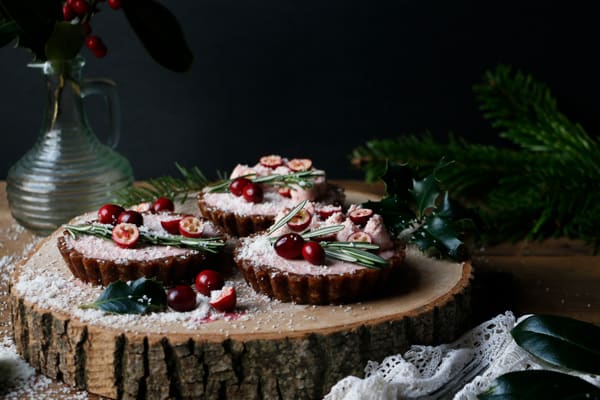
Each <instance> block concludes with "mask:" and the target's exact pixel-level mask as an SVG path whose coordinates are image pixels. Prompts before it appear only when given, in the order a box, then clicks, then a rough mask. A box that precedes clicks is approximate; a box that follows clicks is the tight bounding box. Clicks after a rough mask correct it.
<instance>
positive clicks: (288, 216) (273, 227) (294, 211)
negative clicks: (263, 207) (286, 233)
mask: <svg viewBox="0 0 600 400" xmlns="http://www.w3.org/2000/svg"><path fill="white" fill-rule="evenodd" d="M307 201H308V200H303V201H301V202H300V203H298V205H297V206H296V207H294V208H292V209H291V210H290V212H289V213H287V214H286V215H285V216H284V217H283V218H281V219H280V220H279V221H277V222H275V223H274V224H273V225H271V227H270V228H269V230H268V231H267V233H268V234H269V235H270V234H271V233H273V232H275V231H276V230H277V229H279V228H281V227H282V226H284V225H285V224H287V223H288V221H289V220H291V219H292V218H294V216H295V215H296V214H298V212H300V210H302V209H303V208H304V206H305V205H306V203H307Z"/></svg>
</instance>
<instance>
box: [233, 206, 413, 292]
mask: <svg viewBox="0 0 600 400" xmlns="http://www.w3.org/2000/svg"><path fill="white" fill-rule="evenodd" d="M329 211H331V210H328V212H327V213H322V212H321V213H320V212H319V208H318V207H315V205H314V204H311V203H308V202H302V203H300V204H299V205H298V206H297V207H295V208H294V209H293V210H291V211H289V212H283V213H282V214H280V215H279V216H278V217H281V218H277V222H276V223H275V224H274V225H273V226H272V227H271V229H269V231H267V232H266V233H259V234H255V235H252V236H250V237H247V238H243V239H241V241H240V243H239V245H238V246H237V247H236V249H235V250H234V261H235V262H236V264H237V266H238V268H239V269H240V271H241V272H242V273H243V274H244V277H245V279H246V281H247V282H248V283H249V284H250V285H251V286H252V287H253V288H254V290H255V291H257V292H260V293H264V294H266V295H268V296H270V297H272V298H276V299H279V300H281V301H284V302H289V301H292V302H295V303H299V304H342V303H350V302H356V301H360V300H363V299H366V298H370V297H374V296H375V295H377V294H379V293H380V292H381V290H382V289H384V288H385V287H386V286H388V287H389V286H390V280H392V279H394V278H395V277H396V275H397V274H398V271H399V270H400V266H401V264H402V262H403V260H404V255H405V253H404V246H403V245H402V244H400V243H397V242H394V241H393V240H392V239H391V237H390V234H389V233H388V231H387V229H386V228H385V226H384V225H383V220H382V218H381V216H380V215H378V214H375V213H373V211H372V210H370V209H366V208H360V207H358V206H350V208H349V210H348V212H347V213H346V214H344V213H342V211H341V209H339V210H334V211H333V212H332V213H331V214H329Z"/></svg>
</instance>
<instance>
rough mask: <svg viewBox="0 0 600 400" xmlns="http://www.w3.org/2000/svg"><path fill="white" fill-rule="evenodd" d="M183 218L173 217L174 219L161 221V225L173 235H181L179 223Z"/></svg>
mask: <svg viewBox="0 0 600 400" xmlns="http://www.w3.org/2000/svg"><path fill="white" fill-rule="evenodd" d="M182 218H183V217H175V216H173V219H169V220H164V221H160V225H161V226H162V227H163V229H164V230H165V231H167V232H169V233H170V234H171V235H179V234H180V233H179V221H181V219H182Z"/></svg>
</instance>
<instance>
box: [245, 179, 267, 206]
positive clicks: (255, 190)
mask: <svg viewBox="0 0 600 400" xmlns="http://www.w3.org/2000/svg"><path fill="white" fill-rule="evenodd" d="M242 194H243V196H244V199H245V200H246V201H247V202H249V203H260V202H261V201H263V190H262V188H261V187H260V185H258V184H256V183H252V182H250V183H249V184H247V185H246V186H244V190H243V193H242Z"/></svg>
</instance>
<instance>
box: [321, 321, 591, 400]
mask: <svg viewBox="0 0 600 400" xmlns="http://www.w3.org/2000/svg"><path fill="white" fill-rule="evenodd" d="M525 318H526V316H524V317H522V318H521V319H520V320H519V321H518V322H520V321H521V320H523V319H525ZM518 322H517V321H515V317H514V315H513V314H512V313H511V312H506V313H505V314H501V315H498V316H497V317H495V318H492V319H491V320H489V321H487V322H484V323H482V324H481V325H479V326H477V327H475V328H473V329H472V330H470V331H469V332H467V333H465V334H464V335H463V336H462V337H461V338H460V339H458V340H457V341H455V342H452V343H449V344H442V345H440V346H419V345H414V346H411V347H410V348H409V349H408V351H406V352H405V353H404V354H397V355H393V356H389V357H386V358H385V359H384V360H383V361H382V362H381V363H377V362H374V361H369V362H368V363H367V366H366V368H365V378H364V379H361V378H357V377H355V376H349V377H346V378H344V379H342V380H341V381H339V382H338V383H337V384H336V385H335V386H334V387H333V388H332V389H331V391H330V392H329V394H327V396H325V400H359V399H371V400H398V399H419V400H436V399H454V400H473V399H476V398H477V395H478V394H479V393H482V392H484V391H485V390H487V389H488V388H489V387H490V385H491V383H492V382H493V380H494V379H496V378H497V377H498V376H500V375H502V374H505V373H507V372H511V371H519V370H525V369H550V370H558V369H557V368H555V367H552V366H550V365H547V364H545V363H543V362H541V361H540V360H538V359H536V358H534V357H533V356H531V355H530V354H529V353H527V352H526V351H525V350H523V349H521V348H520V347H519V346H518V345H517V344H516V343H515V341H514V340H513V339H512V336H511V335H510V331H511V329H512V328H513V327H514V326H515V325H516V324H517V323H518ZM561 372H565V373H569V374H571V375H575V376H578V377H580V378H582V379H584V380H586V381H588V382H590V383H592V384H594V385H596V386H600V376H595V375H590V374H582V373H577V372H574V371H561Z"/></svg>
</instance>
